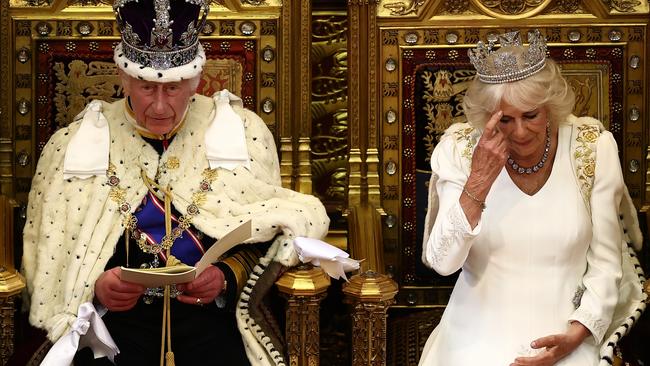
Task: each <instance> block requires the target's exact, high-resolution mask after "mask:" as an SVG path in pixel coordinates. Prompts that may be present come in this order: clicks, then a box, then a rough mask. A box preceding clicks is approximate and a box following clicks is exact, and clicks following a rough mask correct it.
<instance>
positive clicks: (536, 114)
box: [497, 101, 548, 165]
mask: <svg viewBox="0 0 650 366" xmlns="http://www.w3.org/2000/svg"><path fill="white" fill-rule="evenodd" d="M499 108H501V111H503V116H502V117H501V120H500V121H499V123H498V124H497V127H498V128H499V130H500V131H501V132H502V133H503V135H504V136H505V138H506V141H507V142H508V150H509V153H510V156H511V157H512V158H513V159H515V160H517V162H518V163H520V164H522V163H525V162H526V161H530V162H531V164H529V165H532V164H535V163H536V162H537V161H539V159H540V157H541V154H542V151H543V150H544V148H545V145H546V123H547V121H548V115H547V112H546V109H545V108H544V107H535V108H532V109H530V110H520V109H518V108H516V107H514V106H512V105H510V104H508V103H507V102H504V101H501V104H500V106H499Z"/></svg>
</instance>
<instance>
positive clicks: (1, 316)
mask: <svg viewBox="0 0 650 366" xmlns="http://www.w3.org/2000/svg"><path fill="white" fill-rule="evenodd" d="M15 311H16V309H15V305H14V297H13V296H10V297H0V366H3V365H5V364H6V363H7V361H8V360H9V357H10V356H11V354H12V353H13V352H14V319H13V318H14V313H15Z"/></svg>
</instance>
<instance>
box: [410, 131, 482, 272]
mask: <svg viewBox="0 0 650 366" xmlns="http://www.w3.org/2000/svg"><path fill="white" fill-rule="evenodd" d="M462 159H463V157H462V156H461V154H460V152H459V151H458V145H457V144H456V141H455V139H454V136H453V134H445V136H444V137H443V138H442V139H441V140H440V143H439V144H438V145H437V146H436V148H435V149H434V151H433V154H432V155H431V171H432V174H434V175H435V176H437V177H438V179H437V182H436V183H435V184H436V186H435V190H434V189H431V190H430V194H437V196H438V202H439V209H438V212H437V216H436V217H435V223H434V224H433V228H432V231H431V234H430V235H429V239H428V241H427V242H426V244H425V245H424V248H423V251H424V253H423V256H422V258H423V260H424V263H425V264H426V265H427V266H429V267H431V268H433V269H434V270H435V271H436V272H438V273H439V274H441V275H443V276H446V275H450V274H452V273H454V272H456V271H457V270H458V269H460V268H461V267H462V266H463V263H464V262H465V260H466V259H467V255H468V253H469V250H470V248H471V245H472V239H474V238H475V237H476V235H477V234H478V233H479V232H480V228H481V222H480V221H479V224H478V225H477V226H476V227H475V228H474V230H472V229H471V226H470V224H469V222H468V221H467V217H466V216H465V213H464V211H463V209H462V208H461V206H460V203H459V201H458V200H459V198H460V195H461V193H462V191H463V186H464V185H465V182H466V181H467V173H465V172H464V170H463V166H462Z"/></svg>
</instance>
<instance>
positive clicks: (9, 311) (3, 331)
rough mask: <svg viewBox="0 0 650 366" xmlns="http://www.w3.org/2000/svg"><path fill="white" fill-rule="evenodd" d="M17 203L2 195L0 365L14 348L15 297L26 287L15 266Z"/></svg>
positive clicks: (0, 206) (0, 221) (0, 207)
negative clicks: (14, 245) (15, 214)
mask: <svg viewBox="0 0 650 366" xmlns="http://www.w3.org/2000/svg"><path fill="white" fill-rule="evenodd" d="M15 208H16V203H15V202H14V201H13V200H10V199H9V198H7V197H6V196H3V195H0V223H2V228H1V230H0V341H1V342H0V365H4V364H5V363H6V362H7V360H8V359H9V356H11V354H12V353H13V348H14V313H15V310H16V309H15V306H14V298H15V297H16V295H18V294H19V293H20V291H21V290H22V289H23V288H24V287H25V279H24V278H23V277H22V276H21V275H20V273H18V271H16V269H15V268H14V254H13V243H14V215H13V211H14V209H15Z"/></svg>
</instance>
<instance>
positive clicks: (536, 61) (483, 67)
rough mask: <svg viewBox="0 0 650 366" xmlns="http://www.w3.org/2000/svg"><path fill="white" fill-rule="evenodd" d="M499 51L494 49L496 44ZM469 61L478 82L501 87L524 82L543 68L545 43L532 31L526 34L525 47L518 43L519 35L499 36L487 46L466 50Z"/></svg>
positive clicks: (544, 63)
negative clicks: (518, 81)
mask: <svg viewBox="0 0 650 366" xmlns="http://www.w3.org/2000/svg"><path fill="white" fill-rule="evenodd" d="M497 43H498V44H499V47H497V48H496V49H495V46H496V44H497ZM467 55H468V56H469V60H470V62H471V63H472V65H474V68H476V73H477V75H478V77H479V79H480V80H481V81H483V82H484V83H488V84H503V83H510V82H513V81H517V80H521V79H525V78H527V77H529V76H531V75H534V74H535V73H537V72H539V71H540V70H542V69H543V68H544V65H546V40H545V39H544V36H542V34H541V33H540V32H539V30H537V29H535V30H532V31H530V32H528V46H524V45H523V44H522V42H521V35H520V34H519V31H514V32H509V33H505V34H501V35H499V36H498V38H497V39H496V40H492V41H489V42H488V43H487V45H486V44H485V43H483V42H482V41H479V42H478V44H477V45H476V48H473V49H469V50H467Z"/></svg>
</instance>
